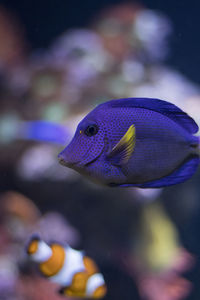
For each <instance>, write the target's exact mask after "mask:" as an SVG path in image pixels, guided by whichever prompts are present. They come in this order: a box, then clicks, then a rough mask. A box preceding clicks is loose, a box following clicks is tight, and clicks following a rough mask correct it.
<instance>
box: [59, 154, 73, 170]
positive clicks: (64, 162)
mask: <svg viewBox="0 0 200 300" xmlns="http://www.w3.org/2000/svg"><path fill="white" fill-rule="evenodd" d="M58 162H59V164H61V165H62V166H64V167H68V168H73V167H74V166H75V165H76V163H72V162H69V161H66V160H65V159H64V158H63V157H62V156H60V155H58Z"/></svg>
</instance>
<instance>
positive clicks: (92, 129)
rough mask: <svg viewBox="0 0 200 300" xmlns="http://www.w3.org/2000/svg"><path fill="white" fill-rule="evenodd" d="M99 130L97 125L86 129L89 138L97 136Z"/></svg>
mask: <svg viewBox="0 0 200 300" xmlns="http://www.w3.org/2000/svg"><path fill="white" fill-rule="evenodd" d="M98 130H99V128H98V126H97V125H96V124H92V125H89V126H88V127H87V128H86V129H85V134H86V135H87V136H93V135H95V134H97V132H98Z"/></svg>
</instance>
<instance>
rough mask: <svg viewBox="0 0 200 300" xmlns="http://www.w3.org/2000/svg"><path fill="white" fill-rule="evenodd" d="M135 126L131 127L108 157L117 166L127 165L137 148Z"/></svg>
mask: <svg viewBox="0 0 200 300" xmlns="http://www.w3.org/2000/svg"><path fill="white" fill-rule="evenodd" d="M135 140H136V137H135V126H134V125H131V126H130V127H129V129H128V130H127V132H126V133H125V135H124V136H123V137H122V138H121V139H120V141H119V142H118V143H117V144H116V145H115V146H114V147H113V148H112V150H111V151H110V152H109V153H108V155H107V157H108V158H109V159H110V160H111V161H112V163H113V164H115V165H122V164H126V163H127V162H128V160H129V159H130V157H131V155H132V153H133V151H134V148H135Z"/></svg>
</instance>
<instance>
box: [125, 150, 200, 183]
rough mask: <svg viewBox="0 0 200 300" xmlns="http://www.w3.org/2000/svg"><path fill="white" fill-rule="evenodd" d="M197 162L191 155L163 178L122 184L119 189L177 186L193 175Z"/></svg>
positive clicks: (197, 158) (195, 156) (195, 157)
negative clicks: (140, 182)
mask: <svg viewBox="0 0 200 300" xmlns="http://www.w3.org/2000/svg"><path fill="white" fill-rule="evenodd" d="M199 162H200V158H199V156H198V155H192V156H190V158H188V159H187V160H186V161H185V162H184V163H183V164H182V165H181V166H180V167H179V168H178V169H176V170H175V171H174V172H172V173H171V174H169V175H167V176H165V177H162V178H160V179H156V180H153V181H149V182H146V183H142V184H124V185H121V187H126V186H135V187H141V188H161V187H165V186H169V185H174V184H178V183H181V182H184V181H186V180H187V179H189V178H190V177H191V176H192V175H193V174H194V173H195V171H196V170H197V168H198V165H199Z"/></svg>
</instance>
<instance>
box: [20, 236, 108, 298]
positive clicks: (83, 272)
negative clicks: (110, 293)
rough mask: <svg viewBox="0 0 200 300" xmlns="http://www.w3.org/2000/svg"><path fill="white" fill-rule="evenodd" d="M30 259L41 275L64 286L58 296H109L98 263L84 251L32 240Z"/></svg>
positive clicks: (29, 247) (33, 238) (36, 238)
mask: <svg viewBox="0 0 200 300" xmlns="http://www.w3.org/2000/svg"><path fill="white" fill-rule="evenodd" d="M26 250H27V253H28V256H29V257H30V258H31V259H32V260H33V261H35V262H36V263H38V265H39V270H40V272H41V273H42V274H43V275H44V276H45V277H46V278H48V279H49V280H51V281H52V282H55V283H57V284H59V285H60V286H61V289H60V290H59V293H61V294H63V295H66V296H70V297H78V298H94V299H99V298H102V297H104V296H105V294H106V285H105V281H104V278H103V275H102V274H101V273H100V272H99V269H98V267H97V265H96V263H95V262H94V261H93V260H92V259H91V258H89V257H88V256H85V255H84V254H83V252H82V251H78V250H75V249H72V248H71V247H70V246H69V245H66V246H63V245H61V244H59V243H51V244H47V243H46V242H45V241H43V240H42V239H40V238H39V237H36V236H34V237H32V238H31V240H30V241H29V243H28V245H27V249H26Z"/></svg>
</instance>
